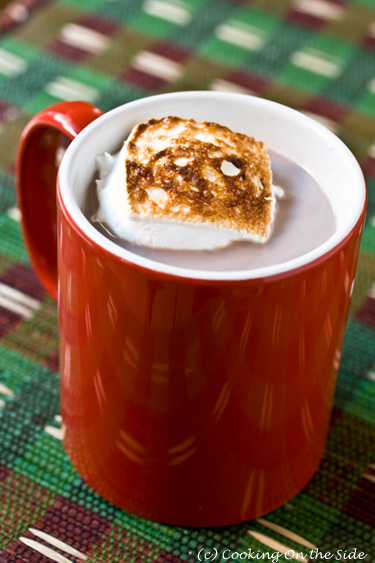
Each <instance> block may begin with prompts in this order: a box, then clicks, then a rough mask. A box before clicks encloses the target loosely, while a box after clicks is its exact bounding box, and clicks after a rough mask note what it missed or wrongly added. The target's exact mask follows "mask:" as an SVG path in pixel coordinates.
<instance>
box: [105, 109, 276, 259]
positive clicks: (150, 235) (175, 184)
mask: <svg viewBox="0 0 375 563" xmlns="http://www.w3.org/2000/svg"><path fill="white" fill-rule="evenodd" d="M97 163H98V167H99V175H100V180H98V181H97V186H98V199H99V209H98V213H97V217H96V218H97V219H98V220H99V221H101V222H102V223H105V224H106V225H107V226H108V228H109V230H110V231H112V232H113V234H114V235H115V236H118V237H120V238H123V239H125V240H127V241H129V242H132V243H135V244H138V245H143V246H149V247H156V248H169V249H191V250H204V249H205V250H211V249H214V248H221V247H223V246H227V245H228V244H230V243H231V242H233V241H235V240H252V241H256V242H265V241H267V240H268V238H269V236H270V234H271V230H272V223H273V219H274V213H275V200H276V191H277V188H275V187H274V186H273V185H272V172H271V166H270V160H269V157H268V154H267V151H266V148H265V146H264V144H263V143H262V142H259V141H258V142H257V141H255V140H254V139H253V138H250V137H247V136H246V135H243V134H240V133H233V132H232V131H231V130H230V129H228V128H227V127H224V126H221V125H218V124H216V123H208V122H195V121H194V120H192V119H182V118H179V117H165V118H162V119H150V120H149V121H148V122H147V123H141V124H138V125H136V126H135V127H134V129H133V130H132V132H131V133H130V135H129V138H128V140H127V141H126V142H125V143H124V146H123V148H122V149H121V151H120V152H119V153H118V155H117V156H116V157H113V156H111V155H109V154H107V153H106V154H105V155H103V156H100V157H98V159H97Z"/></svg>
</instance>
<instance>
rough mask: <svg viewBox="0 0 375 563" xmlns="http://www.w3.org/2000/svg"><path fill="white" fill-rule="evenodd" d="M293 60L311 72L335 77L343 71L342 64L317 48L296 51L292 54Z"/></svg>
mask: <svg viewBox="0 0 375 563" xmlns="http://www.w3.org/2000/svg"><path fill="white" fill-rule="evenodd" d="M290 60H291V62H292V63H293V64H294V65H295V66H298V67H301V68H305V69H306V70H309V71H310V72H314V73H316V74H321V75H322V76H327V77H328V78H335V77H337V76H338V75H339V74H340V72H341V65H340V64H339V63H338V62H337V61H335V60H333V58H331V60H329V57H327V53H324V52H322V51H318V50H316V49H306V51H296V52H295V53H293V55H292V56H291V59H290Z"/></svg>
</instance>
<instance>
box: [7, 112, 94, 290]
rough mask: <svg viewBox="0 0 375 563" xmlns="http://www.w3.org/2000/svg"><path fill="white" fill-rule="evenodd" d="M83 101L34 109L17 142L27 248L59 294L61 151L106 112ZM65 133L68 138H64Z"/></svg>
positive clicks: (37, 269) (42, 278) (40, 274)
mask: <svg viewBox="0 0 375 563" xmlns="http://www.w3.org/2000/svg"><path fill="white" fill-rule="evenodd" d="M102 113H103V112H102V111H101V110H100V109H99V108H97V107H96V106H94V105H92V104H90V103H87V102H83V101H72V102H59V103H57V104H54V105H53V106H50V107H48V108H46V109H44V110H42V111H41V112H40V113H38V114H37V115H35V116H34V117H33V118H32V119H31V120H30V121H29V123H28V124H27V125H26V127H25V129H24V131H23V133H22V135H21V138H20V142H19V145H18V152H17V161H16V176H17V188H16V189H17V200H18V206H19V209H20V211H21V225H22V232H23V237H24V241H25V245H26V248H27V251H28V253H29V256H30V260H31V263H32V265H33V267H34V270H35V272H36V274H37V276H38V278H39V280H40V281H41V283H42V284H43V286H44V287H45V288H46V290H47V291H48V292H49V293H50V294H51V295H52V297H54V298H55V299H57V293H58V282H57V205H56V175H57V169H58V166H59V160H61V154H60V153H59V151H61V152H62V151H63V150H64V144H63V142H64V141H65V147H66V146H67V145H68V144H69V143H70V142H71V141H72V140H73V139H74V138H75V137H76V136H77V135H78V133H79V132H80V131H82V129H84V127H86V125H88V124H89V123H91V122H92V121H94V119H96V118H97V117H99V116H100V115H102ZM64 137H65V140H64Z"/></svg>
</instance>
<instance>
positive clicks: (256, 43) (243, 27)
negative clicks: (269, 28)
mask: <svg viewBox="0 0 375 563" xmlns="http://www.w3.org/2000/svg"><path fill="white" fill-rule="evenodd" d="M215 35H216V37H217V38H218V39H221V41H225V42H226V43H231V44H232V45H237V47H243V48H244V49H248V50H250V51H257V50H259V49H261V48H262V47H263V45H264V43H265V39H264V36H263V32H262V31H261V30H259V29H257V28H255V27H252V26H250V25H247V24H243V23H242V22H237V21H234V20H230V21H229V22H227V23H224V24H222V25H219V26H218V27H217V28H216V30H215Z"/></svg>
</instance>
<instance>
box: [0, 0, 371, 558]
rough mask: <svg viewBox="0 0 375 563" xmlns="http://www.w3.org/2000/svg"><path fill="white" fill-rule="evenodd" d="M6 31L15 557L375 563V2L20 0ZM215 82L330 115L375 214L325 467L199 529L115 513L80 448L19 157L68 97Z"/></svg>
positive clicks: (3, 331) (104, 103) (6, 248)
mask: <svg viewBox="0 0 375 563" xmlns="http://www.w3.org/2000/svg"><path fill="white" fill-rule="evenodd" d="M0 34H1V35H0V563H5V562H6V563H10V562H29V561H30V562H40V563H50V562H51V561H56V562H60V563H69V562H71V563H80V562H83V561H87V563H93V562H99V561H102V562H106V563H109V562H110V563H112V562H113V563H117V562H142V563H146V562H147V563H148V562H150V563H156V562H157V563H162V562H170V563H172V562H173V563H179V562H182V561H189V562H190V561H192V562H193V561H221V562H223V561H256V560H258V561H259V560H264V561H267V560H272V561H277V560H279V561H290V560H299V561H309V560H311V561H313V560H320V561H321V560H325V561H336V560H345V559H346V560H350V561H362V560H364V561H366V563H369V562H371V561H375V448H374V443H375V413H374V409H375V1H374V0H248V1H246V0H232V1H230V0H56V1H51V0H50V1H48V0H44V1H43V0H28V1H26V0H23V1H22V0H20V1H13V2H10V3H9V4H8V5H7V7H5V8H3V10H2V12H1V13H0ZM207 89H211V90H231V91H238V92H244V93H248V94H255V95H257V96H262V97H264V98H268V99H272V100H276V101H279V102H281V103H284V104H286V105H289V106H292V107H294V108H296V109H298V110H300V111H303V112H305V113H308V114H309V115H312V116H313V117H315V118H316V119H318V120H320V121H322V122H324V124H325V125H327V126H328V127H329V128H330V129H332V130H333V131H334V132H335V133H336V134H337V135H338V136H339V137H340V138H341V139H343V141H344V142H345V143H346V144H347V145H348V146H349V148H350V149H351V150H352V151H353V152H354V154H355V155H356V157H357V159H358V160H359V162H360V164H361V166H362V169H363V171H364V173H365V175H366V179H367V183H368V188H369V210H368V217H367V223H366V227H365V231H364V236H363V241H362V246H361V253H360V258H359V266H358V273H357V277H356V284H355V289H354V295H353V300H352V306H351V312H350V319H349V323H348V327H347V332H346V339H345V346H344V352H343V357H342V363H341V368H340V373H339V380H338V385H337V390H336V395H335V405H334V410H333V414H332V420H331V426H330V432H329V437H328V443H327V447H326V451H325V455H324V459H323V461H322V464H321V467H320V469H319V471H318V473H317V474H316V476H315V477H314V478H313V480H312V481H311V482H310V483H309V484H308V485H307V487H306V488H305V489H304V490H303V491H302V492H301V493H300V494H299V495H297V496H296V497H295V498H293V499H292V500H291V501H290V502H289V503H287V504H286V505H284V506H282V507H281V508H279V509H278V510H276V511H274V512H273V513H271V514H268V515H267V516H265V517H264V518H261V519H258V520H256V521H250V522H246V523H243V524H240V525H236V526H231V527H226V528H217V529H185V528H179V527H171V526H165V525H160V524H157V523H153V522H149V521H147V520H143V519H140V518H137V517H134V516H132V515H130V514H128V513H126V512H124V511H122V510H119V509H118V508H116V507H115V506H113V505H111V504H109V503H107V502H106V501H104V500H103V499H102V498H100V497H99V496H98V495H97V494H96V493H94V492H93V491H92V490H91V489H90V488H89V487H88V486H87V485H86V484H85V483H84V482H83V481H82V479H81V478H80V477H79V475H78V474H77V473H76V471H75V470H74V469H73V467H72V465H71V464H70V462H69V460H68V458H67V456H66V454H65V452H64V449H63V446H62V441H61V418H60V415H59V393H58V353H57V341H58V333H57V314H56V305H55V303H54V302H53V300H52V299H51V298H50V297H49V296H48V295H47V294H46V292H45V291H44V290H43V289H42V288H41V286H40V284H39V283H38V281H37V280H36V278H35V275H34V273H33V271H32V269H31V268H30V264H29V261H28V257H27V255H26V251H25V248H24V245H23V242H22V239H21V235H20V225H19V212H18V210H17V208H16V200H15V189H14V184H15V178H14V162H15V154H16V147H17V144H18V140H19V136H20V133H21V131H22V129H23V127H24V126H25V124H26V123H27V122H28V120H29V119H30V118H31V117H32V116H33V115H34V114H35V113H36V112H38V111H39V110H41V109H42V108H44V107H45V106H47V105H50V104H51V103H54V102H56V101H60V100H68V99H84V100H88V101H90V102H93V103H95V104H97V105H98V106H99V107H100V108H102V109H103V110H109V109H111V108H113V107H115V106H117V105H119V104H122V103H124V102H127V101H130V100H133V99H136V98H139V97H143V96H146V95H151V94H154V93H160V92H167V91H175V90H207ZM361 553H362V555H361Z"/></svg>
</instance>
